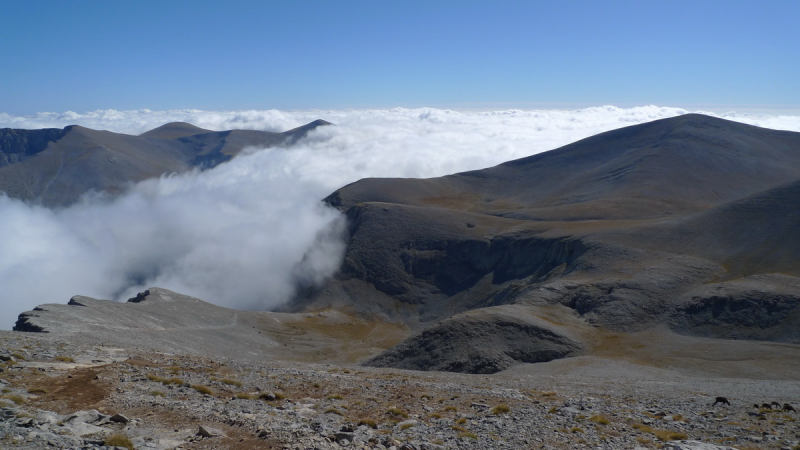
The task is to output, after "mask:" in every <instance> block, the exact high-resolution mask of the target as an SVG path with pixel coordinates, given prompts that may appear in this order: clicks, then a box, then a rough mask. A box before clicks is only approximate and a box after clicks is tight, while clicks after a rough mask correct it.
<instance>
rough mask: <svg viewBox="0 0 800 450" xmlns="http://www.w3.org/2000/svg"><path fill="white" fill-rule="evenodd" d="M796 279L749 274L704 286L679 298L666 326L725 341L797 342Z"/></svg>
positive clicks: (799, 287)
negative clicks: (739, 278)
mask: <svg viewBox="0 0 800 450" xmlns="http://www.w3.org/2000/svg"><path fill="white" fill-rule="evenodd" d="M798 323H800V278H796V277H790V276H787V275H767V276H765V275H761V276H751V277H747V278H745V279H741V280H734V281H730V282H723V283H713V284H708V285H703V286H701V287H699V288H697V289H695V290H693V291H691V292H689V293H687V294H686V295H685V296H683V297H682V303H681V304H679V305H678V306H677V307H676V309H675V312H674V314H673V315H672V317H671V318H670V326H671V327H672V328H673V329H674V330H676V331H678V332H682V333H687V334H692V335H697V336H707V337H718V338H724V339H754V340H769V341H776V342H790V343H800V327H798Z"/></svg>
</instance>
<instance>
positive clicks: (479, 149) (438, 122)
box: [0, 106, 800, 329]
mask: <svg viewBox="0 0 800 450" xmlns="http://www.w3.org/2000/svg"><path fill="white" fill-rule="evenodd" d="M687 112H689V111H686V110H683V109H678V108H666V107H656V106H646V107H637V108H617V107H613V106H604V107H596V108H586V109H580V110H573V111H560V110H538V111H528V110H526V111H522V110H507V111H453V110H444V109H431V108H421V109H403V108H396V109H390V110H313V111H277V110H265V111H199V110H176V111H149V110H138V111H113V110H103V111H94V112H89V113H84V114H78V113H74V112H66V113H39V114H35V115H31V116H12V115H8V114H3V113H0V128H5V127H9V128H29V129H33V128H62V127H64V126H67V125H73V124H77V125H83V126H86V127H89V128H94V129H103V130H110V131H115V132H121V133H128V134H140V133H143V132H145V131H147V130H150V129H153V128H155V127H158V126H160V125H163V124H164V123H167V122H173V121H181V122H189V123H192V124H194V125H197V126H199V127H202V128H206V129H210V130H227V129H257V130H265V131H284V130H287V129H290V128H294V127H297V126H300V125H303V124H305V123H308V122H311V121H312V120H315V119H324V120H327V121H329V122H332V123H334V124H335V125H336V126H331V127H320V128H318V129H316V130H315V131H313V132H312V133H310V134H309V135H308V137H306V138H305V139H303V140H302V141H300V142H298V143H297V144H296V145H294V146H293V147H289V148H271V149H250V150H249V151H247V152H245V154H243V155H241V156H239V157H238V158H236V159H234V160H233V161H230V162H228V163H226V164H223V165H220V166H218V167H217V168H215V169H213V170H208V171H205V172H192V173H186V174H181V175H174V176H167V177H162V178H160V179H153V180H147V181H144V182H141V183H139V184H136V185H134V186H131V188H130V189H129V191H128V192H127V193H125V194H124V195H122V196H120V197H117V198H114V199H109V198H104V197H102V196H98V195H89V196H86V197H84V199H83V200H82V201H81V202H79V203H78V204H75V205H73V206H71V207H68V208H65V209H58V210H51V209H47V208H43V207H40V206H34V205H29V204H26V203H23V202H20V201H17V200H13V199H9V198H7V197H0V217H1V218H2V220H0V255H2V256H3V257H2V258H0V286H2V290H0V310H1V311H3V314H2V316H0V329H10V328H11V327H12V326H13V323H14V321H15V320H16V316H17V314H18V313H20V312H22V311H25V310H29V309H32V308H33V307H34V306H36V305H38V304H42V303H66V301H67V300H69V298H70V297H71V296H72V295H76V294H80V295H87V296H91V297H96V298H106V299H114V300H126V299H127V298H130V297H132V296H134V295H135V294H136V293H137V292H140V291H142V290H144V289H146V288H148V287H153V286H158V287H163V288H167V289H172V290H175V291H178V292H182V293H185V294H189V295H193V296H196V297H199V298H201V299H204V300H207V301H210V302H212V303H215V304H218V305H222V306H226V307H231V308H239V309H271V308H275V307H276V306H279V305H280V304H281V303H283V302H285V301H286V300H287V299H289V298H291V297H292V295H293V294H294V290H295V286H296V284H297V281H298V280H302V281H303V282H309V281H310V282H316V283H321V282H322V281H324V280H325V278H327V277H329V276H330V275H331V274H333V272H334V271H335V270H336V268H337V267H338V265H339V263H340V261H341V258H342V255H343V253H344V250H345V245H344V241H343V239H342V233H343V232H344V229H345V223H344V219H343V216H342V215H341V214H340V213H338V212H337V211H336V210H333V209H331V208H329V207H326V206H325V205H323V204H322V203H321V201H320V200H321V199H322V198H324V197H325V196H327V195H328V194H330V193H331V192H333V191H334V190H336V189H337V188H339V187H341V186H343V185H345V184H348V183H351V182H353V181H356V180H358V179H361V178H365V177H417V178H424V177H434V176H441V175H446V174H450V173H455V172H461V171H466V170H473V169H480V168H484V167H490V166H493V165H496V164H499V163H502V162H505V161H508V160H512V159H515V158H521V157H524V156H528V155H532V154H535V153H539V152H542V151H546V150H551V149H554V148H557V147H559V146H562V145H565V144H568V143H570V142H574V141H576V140H579V139H582V138H585V137H588V136H591V135H594V134H597V133H600V132H603V131H608V130H611V129H615V128H620V127H624V126H628V125H633V124H638V123H643V122H648V121H651V120H656V119H662V118H667V117H673V116H677V115H680V114H685V113H687ZM720 116H721V117H724V118H727V119H730V120H736V121H740V122H744V123H749V124H753V125H758V126H762V127H768V128H775V129H784V130H792V131H800V116H778V115H757V116H752V115H747V114H737V113H728V114H723V115H720Z"/></svg>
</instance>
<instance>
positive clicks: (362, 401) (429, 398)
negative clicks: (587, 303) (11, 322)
mask: <svg viewBox="0 0 800 450" xmlns="http://www.w3.org/2000/svg"><path fill="white" fill-rule="evenodd" d="M0 348H2V350H0V357H2V359H3V360H4V361H5V362H4V363H3V365H2V373H0V385H2V398H3V399H2V400H0V407H2V410H1V411H2V413H1V414H0V448H3V449H5V448H30V449H34V448H36V449H39V448H92V449H94V448H112V447H110V446H109V445H105V444H107V443H108V444H111V443H114V442H117V445H120V443H122V444H125V445H130V446H132V447H135V448H137V449H169V448H182V449H210V448H231V449H250V448H276V449H312V448H318V449H328V448H358V449H363V448H378V449H382V448H395V449H403V448H405V449H443V448H478V449H495V448H497V449H500V448H508V449H517V448H605V449H619V448H636V447H640V448H686V449H689V448H695V449H698V448H712V449H713V448H726V447H722V446H730V447H733V448H739V449H751V448H776V449H793V448H800V443H798V440H800V427H798V422H797V419H798V416H797V413H796V412H791V411H783V410H782V409H779V408H775V409H772V408H766V407H761V404H762V403H771V402H773V401H775V402H777V403H780V405H781V407H782V406H783V404H784V403H786V404H788V405H790V406H791V405H793V406H794V407H795V408H798V407H800V405H798V403H797V400H798V398H800V385H799V384H798V383H797V382H794V381H753V380H741V379H725V378H720V379H701V378H675V379H673V380H667V379H664V378H666V377H661V379H655V378H653V377H650V378H651V379H650V380H649V381H648V380H646V379H639V380H632V379H630V378H628V377H624V376H623V377H620V378H618V379H617V380H612V379H610V378H609V377H608V376H606V375H604V374H599V376H598V377H597V378H595V379H590V378H580V377H577V378H570V377H543V376H536V377H532V376H529V375H528V376H526V375H521V374H519V373H516V374H515V373H501V374H497V375H493V376H474V375H472V376H470V375H458V374H445V373H423V372H411V371H397V370H387V369H375V368H362V367H353V366H336V365H310V364H301V363H272V362H249V361H242V360H239V361H233V360H228V361H223V360H212V359H209V358H203V357H198V356H178V355H167V354H163V353H154V352H141V351H137V350H129V349H120V348H109V347H101V346H84V347H77V346H76V345H74V344H67V343H63V342H57V341H54V340H49V339H48V337H47V336H46V335H35V334H29V333H10V332H3V333H2V335H1V337H0ZM621 364H622V363H621ZM512 372H513V371H512ZM645 378H647V377H645ZM656 378H657V377H656ZM722 393H724V394H725V395H726V396H727V397H728V399H729V400H730V403H731V404H730V405H723V404H717V405H712V403H713V402H714V401H715V397H716V396H718V395H721V394H722ZM754 404H758V405H759V407H758V408H756V407H754ZM114 439H116V441H114ZM692 441H694V442H692ZM700 441H702V442H704V443H706V444H713V446H710V445H707V446H705V447H703V446H702V445H703V444H701V443H700Z"/></svg>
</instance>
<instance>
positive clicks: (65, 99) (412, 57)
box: [0, 0, 800, 114]
mask: <svg viewBox="0 0 800 450" xmlns="http://www.w3.org/2000/svg"><path fill="white" fill-rule="evenodd" d="M0 6H2V11H3V14H2V15H0V42H3V43H4V44H5V45H3V55H2V58H1V59H0V112H5V113H9V114H31V113H34V112H43V111H67V110H71V111H77V112H84V111H93V110H98V109H117V110H130V109H142V108H147V109H152V110H166V109H181V108H197V109H207V110H241V109H271V108H277V109H288V110H292V109H312V108H384V107H395V106H403V107H419V106H431V107H450V108H507V107H516V108H572V107H584V106H592V105H604V104H612V105H617V106H635V105H648V104H656V105H662V106H675V107H682V108H709V109H715V108H716V109H737V108H739V109H747V108H751V109H767V110H781V109H794V110H797V109H798V108H800V86H799V84H800V83H798V80H800V27H798V23H800V2H797V1H778V0H775V1H747V2H745V1H696V0H695V1H682V0H677V1H551V2H541V1H525V2H523V1H496V2H488V1H486V2H471V1H464V0H459V1H430V0H429V1H422V2H416V1H403V2H388V1H363V2H361V1H348V2H339V1H285V2H269V1H226V2H213V3H212V2H198V1H178V0H170V1H146V0H145V1H136V2H133V1H90V0H87V1H52V2H38V1H24V2H23V1H11V0H0Z"/></svg>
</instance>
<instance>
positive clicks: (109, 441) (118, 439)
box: [103, 434, 134, 450]
mask: <svg viewBox="0 0 800 450" xmlns="http://www.w3.org/2000/svg"><path fill="white" fill-rule="evenodd" d="M103 445H107V446H109V447H124V448H127V449H128V450H134V446H133V442H131V440H130V439H128V437H127V436H125V435H124V434H112V435H111V436H109V437H107V438H106V439H105V441H103Z"/></svg>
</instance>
